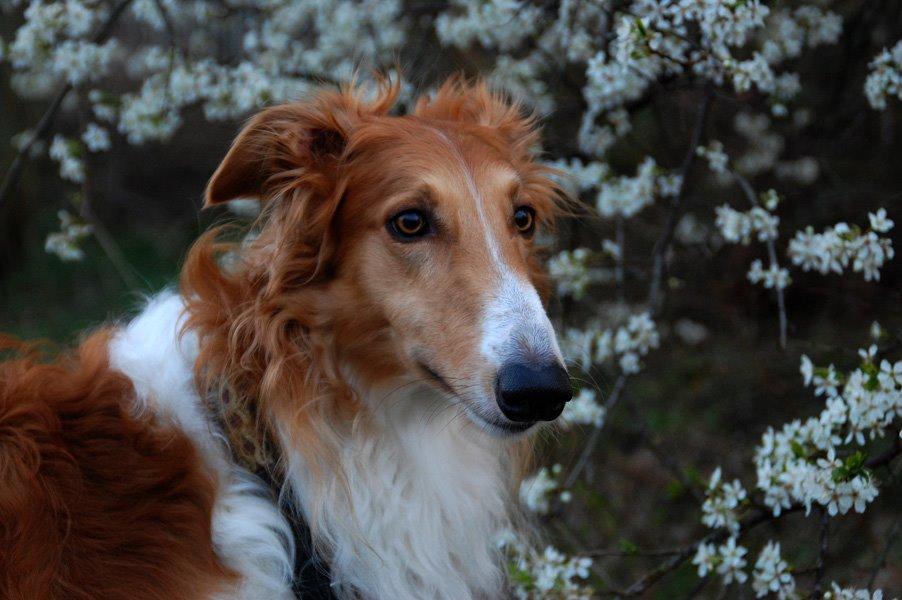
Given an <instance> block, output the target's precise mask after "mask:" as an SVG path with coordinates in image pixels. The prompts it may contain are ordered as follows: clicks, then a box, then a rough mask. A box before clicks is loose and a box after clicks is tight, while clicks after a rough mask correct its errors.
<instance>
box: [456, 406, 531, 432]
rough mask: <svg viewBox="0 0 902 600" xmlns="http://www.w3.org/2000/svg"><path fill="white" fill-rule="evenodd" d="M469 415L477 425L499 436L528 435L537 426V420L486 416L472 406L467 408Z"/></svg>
mask: <svg viewBox="0 0 902 600" xmlns="http://www.w3.org/2000/svg"><path fill="white" fill-rule="evenodd" d="M467 416H468V417H469V418H470V421H472V422H473V424H474V425H476V427H478V428H479V429H481V430H482V431H484V432H485V433H487V434H489V435H491V436H493V437H498V438H512V437H519V436H522V435H526V434H527V433H529V432H530V431H532V430H533V429H534V428H535V425H536V422H535V421H528V422H525V423H519V422H517V421H511V420H510V419H506V418H504V417H497V418H490V417H485V416H483V415H481V414H480V413H478V412H477V411H476V410H474V409H472V408H467Z"/></svg>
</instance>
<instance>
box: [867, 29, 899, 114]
mask: <svg viewBox="0 0 902 600" xmlns="http://www.w3.org/2000/svg"><path fill="white" fill-rule="evenodd" d="M869 66H870V70H871V72H870V73H869V74H868V77H867V79H866V80H865V82H864V93H865V95H866V96H867V98H868V102H870V103H871V106H872V107H873V108H876V109H877V110H884V109H885V108H886V100H887V98H893V97H895V98H897V99H899V100H902V40H900V41H899V42H897V43H896V45H895V46H893V47H892V49H891V50H888V49H886V48H884V49H883V52H881V53H880V54H878V55H877V56H876V57H875V58H874V60H872V61H871V64H870V65H869Z"/></svg>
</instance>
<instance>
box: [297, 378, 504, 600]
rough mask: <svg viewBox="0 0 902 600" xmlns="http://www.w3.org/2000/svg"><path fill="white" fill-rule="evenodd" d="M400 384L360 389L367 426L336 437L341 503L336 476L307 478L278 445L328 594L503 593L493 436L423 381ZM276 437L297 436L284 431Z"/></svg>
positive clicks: (409, 598) (450, 597)
mask: <svg viewBox="0 0 902 600" xmlns="http://www.w3.org/2000/svg"><path fill="white" fill-rule="evenodd" d="M402 390H406V391H401V392H399V393H397V394H392V395H390V396H388V397H386V396H384V395H382V394H380V393H378V392H376V391H371V392H370V395H369V397H368V398H367V402H368V403H369V405H370V406H371V408H372V409H373V412H374V415H375V417H374V420H375V421H376V423H375V424H374V425H373V427H363V428H359V429H357V428H355V429H354V430H353V433H351V434H350V435H349V436H348V437H347V438H346V439H343V440H341V447H340V450H339V452H340V460H341V465H342V468H343V469H344V472H345V475H346V477H347V483H348V485H349V487H350V494H351V498H350V501H349V499H348V497H347V494H346V493H345V488H344V487H343V486H342V483H341V480H340V479H339V478H338V477H327V478H320V479H314V478H313V477H311V476H310V475H309V473H308V471H307V469H305V467H304V463H303V459H302V458H301V456H300V454H299V453H297V452H288V459H289V460H288V462H289V466H290V469H291V479H290V484H291V487H292V491H293V493H294V495H295V497H297V498H298V499H299V501H300V504H301V506H302V508H303V511H304V513H305V516H306V517H307V518H308V520H309V521H311V525H312V526H313V528H314V529H316V530H317V531H318V533H319V535H320V536H322V539H323V540H324V541H325V543H326V545H327V549H328V552H329V553H330V556H328V559H329V563H330V566H331V569H332V576H333V579H334V581H335V590H336V593H338V594H339V595H340V596H343V597H355V594H360V595H361V596H362V597H363V598H368V599H371V598H372V599H376V598H378V599H392V600H394V599H398V600H432V599H436V600H437V599H442V600H445V599H447V600H460V599H467V598H499V597H502V596H503V595H504V594H503V585H504V575H503V573H502V571H501V566H502V560H501V556H500V554H499V550H498V548H497V544H496V541H497V539H498V536H499V533H500V532H501V531H502V530H504V529H506V528H508V527H509V525H510V523H509V516H508V515H509V513H508V511H509V507H510V502H511V499H510V498H509V497H508V492H507V490H508V481H507V479H506V477H507V473H508V472H509V471H510V468H509V466H508V465H505V464H504V461H505V459H504V458H503V457H504V455H505V453H504V450H503V448H502V447H501V442H500V441H498V440H495V439H492V438H490V437H489V436H487V435H485V434H484V433H482V432H479V431H475V430H474V428H473V426H472V425H470V424H469V421H468V420H467V419H466V418H465V417H461V415H460V414H459V413H458V412H457V411H456V410H455V409H456V407H454V406H450V407H449V404H448V400H447V399H445V398H442V397H440V396H439V395H438V394H437V393H436V392H434V391H432V390H431V389H429V388H426V387H425V386H420V387H416V388H415V389H414V388H410V387H408V388H402ZM443 409H446V410H443ZM364 430H366V431H364ZM282 443H283V446H284V447H286V448H291V447H296V445H297V444H302V443H303V440H291V439H287V438H286V437H285V435H283V440H282Z"/></svg>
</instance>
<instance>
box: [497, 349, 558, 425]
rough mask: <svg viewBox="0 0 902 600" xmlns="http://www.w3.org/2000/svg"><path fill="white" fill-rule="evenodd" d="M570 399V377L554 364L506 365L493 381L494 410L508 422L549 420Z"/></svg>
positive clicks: (551, 419)
mask: <svg viewBox="0 0 902 600" xmlns="http://www.w3.org/2000/svg"><path fill="white" fill-rule="evenodd" d="M571 397H573V390H572V389H571V388H570V377H569V376H568V375H567V371H566V370H565V369H564V368H563V367H562V366H561V365H559V364H557V363H551V364H546V365H530V364H522V363H512V364H507V365H504V366H503V367H501V369H500V370H499V371H498V377H497V379H496V380H495V400H496V401H497V402H498V408H500V409H501V412H502V413H504V416H505V417H507V418H508V419H510V420H511V421H517V422H520V423H523V422H528V421H553V420H554V419H556V418H558V416H560V414H561V412H563V410H564V404H566V403H567V401H568V400H570V398H571Z"/></svg>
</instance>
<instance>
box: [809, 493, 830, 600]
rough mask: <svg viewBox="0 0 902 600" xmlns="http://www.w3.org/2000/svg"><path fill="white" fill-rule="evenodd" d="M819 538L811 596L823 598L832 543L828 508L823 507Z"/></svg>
mask: <svg viewBox="0 0 902 600" xmlns="http://www.w3.org/2000/svg"><path fill="white" fill-rule="evenodd" d="M819 540H820V543H819V545H818V551H817V566H816V567H815V574H814V589H813V590H812V591H811V597H812V598H815V599H817V598H821V597H822V595H823V592H822V591H821V587H822V585H823V581H824V573H825V570H826V564H825V563H826V560H827V550H828V549H829V543H830V515H829V514H827V511H826V509H824V508H823V507H821V526H820V535H819Z"/></svg>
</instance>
